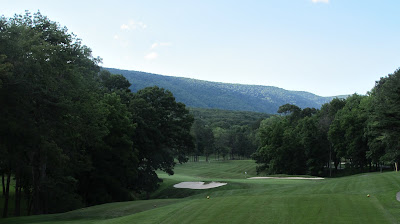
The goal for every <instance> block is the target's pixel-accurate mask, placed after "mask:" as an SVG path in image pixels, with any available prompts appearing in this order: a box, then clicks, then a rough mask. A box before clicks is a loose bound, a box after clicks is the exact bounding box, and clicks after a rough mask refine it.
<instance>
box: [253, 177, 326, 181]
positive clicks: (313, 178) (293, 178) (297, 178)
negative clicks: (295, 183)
mask: <svg viewBox="0 0 400 224" xmlns="http://www.w3.org/2000/svg"><path fill="white" fill-rule="evenodd" d="M247 179H250V180H255V179H287V180H323V179H325V178H323V177H250V178H247Z"/></svg>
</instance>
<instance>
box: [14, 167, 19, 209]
mask: <svg viewBox="0 0 400 224" xmlns="http://www.w3.org/2000/svg"><path fill="white" fill-rule="evenodd" d="M20 211H21V173H20V169H19V167H18V164H17V167H16V170H15V208H14V215H15V216H20V213H21V212H20Z"/></svg>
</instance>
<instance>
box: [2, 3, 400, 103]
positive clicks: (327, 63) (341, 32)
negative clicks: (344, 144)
mask: <svg viewBox="0 0 400 224" xmlns="http://www.w3.org/2000/svg"><path fill="white" fill-rule="evenodd" d="M398 9H400V1H398V0H384V1H381V0H375V1H372V0H263V1H262V0H259V1H250V0H249V1H232V0H230V1H222V0H221V1H217V0H213V1H209V0H201V1H190V0H181V1H176V0H169V1H165V0H159V1H156V0H149V1H134V0H131V1H118V0H114V1H101V0H97V1H90V0H89V1H86V0H84V1H82V0H81V1H75V0H70V1H55V0H52V1H45V0H36V1H19V0H14V1H5V2H2V6H1V10H0V14H2V15H4V16H6V17H10V16H12V15H13V14H15V13H17V14H21V13H24V11H25V10H29V11H31V12H36V11H38V10H40V11H41V13H42V14H43V15H46V16H48V17H49V18H50V19H51V20H53V21H56V22H58V23H60V24H61V25H62V26H66V27H68V29H69V31H70V32H73V33H75V34H76V35H77V36H78V37H79V38H81V39H82V40H83V43H84V44H85V45H87V46H88V47H90V48H91V49H92V50H93V55H94V56H100V57H101V58H103V64H102V66H105V67H113V68H120V69H127V70H138V71H145V72H151V73H157V74H163V75H171V76H181V77H188V78H195V79H201V80H209V81H218V82H228V83H242V84H256V85H269V86H277V87H281V88H284V89H288V90H300V91H309V92H312V93H315V94H317V95H321V96H333V95H342V94H352V93H355V92H357V93H359V94H365V93H366V92H367V91H369V90H371V88H372V87H373V86H374V82H375V81H376V80H378V79H379V78H380V77H382V76H386V75H387V74H389V73H392V72H394V71H395V70H396V69H397V68H399V67H400V54H399V52H400V41H399V37H400V29H399V27H400V14H399V13H398ZM133 84H134V83H133Z"/></svg>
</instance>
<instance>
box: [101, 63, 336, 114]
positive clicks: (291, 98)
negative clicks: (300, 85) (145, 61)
mask: <svg viewBox="0 0 400 224" xmlns="http://www.w3.org/2000/svg"><path fill="white" fill-rule="evenodd" d="M104 69H107V70H109V71H110V72H111V73H114V74H122V75H123V76H125V77H126V78H127V79H128V80H129V82H131V83H132V86H131V90H132V91H133V92H136V91H137V90H139V89H142V88H145V87H148V86H155V85H156V86H159V87H162V88H165V89H168V90H170V91H171V92H172V93H173V94H174V96H175V97H176V100H177V101H179V102H182V103H184V104H186V105H187V106H188V107H200V108H218V109H224V110H239V111H255V112H264V113H276V111H277V110H278V108H279V106H281V105H283V104H286V103H290V104H295V105H297V106H299V107H301V108H306V107H314V108H320V107H321V105H322V104H324V103H326V102H329V101H330V100H331V99H332V98H333V97H321V96H317V95H315V94H312V93H309V92H303V91H289V90H285V89H282V88H278V87H273V86H259V85H243V84H229V83H219V82H209V81H201V80H196V79H189V78H181V77H172V76H163V75H157V74H151V73H145V72H138V71H128V70H120V69H114V68H104Z"/></svg>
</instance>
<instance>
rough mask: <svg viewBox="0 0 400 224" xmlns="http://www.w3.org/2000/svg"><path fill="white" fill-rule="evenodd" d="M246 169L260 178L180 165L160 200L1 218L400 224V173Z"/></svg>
mask: <svg viewBox="0 0 400 224" xmlns="http://www.w3.org/2000/svg"><path fill="white" fill-rule="evenodd" d="M245 171H246V172H247V177H249V176H255V164H254V162H253V161H227V162H211V163H206V162H197V163H193V162H190V163H187V164H184V165H177V167H176V169H175V175H173V176H168V175H165V174H160V176H161V177H162V178H163V179H164V183H163V184H162V186H161V188H160V189H159V190H158V191H157V192H155V193H154V194H153V197H158V198H163V199H154V200H147V201H133V202H122V203H111V204H105V205H99V206H94V207H89V208H85V209H79V210H75V211H71V212H68V213H62V214H54V215H41V216H31V217H21V218H9V219H0V223H60V224H61V223H115V224H120V223H190V224H195V223H400V202H398V201H397V200H396V192H398V191H400V173H395V172H386V173H368V174H359V175H354V176H349V177H342V178H333V179H325V180H282V179H261V180H248V179H245V174H244V172H245ZM182 181H221V182H226V183H228V185H225V186H222V187H218V188H214V189H207V190H190V189H175V188H173V185H174V184H176V183H179V182H182ZM367 194H370V197H367ZM208 195H209V196H210V199H206V197H207V196H208ZM154 205H156V207H155V206H154Z"/></svg>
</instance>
